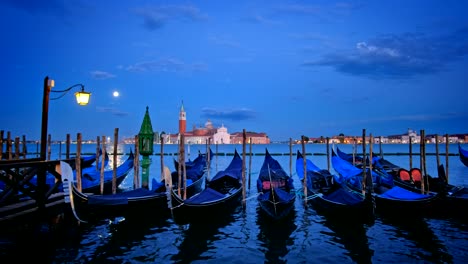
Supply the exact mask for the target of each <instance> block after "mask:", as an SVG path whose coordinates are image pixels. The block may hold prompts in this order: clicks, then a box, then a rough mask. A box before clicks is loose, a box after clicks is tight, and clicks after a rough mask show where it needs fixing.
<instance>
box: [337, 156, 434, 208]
mask: <svg viewBox="0 0 468 264" xmlns="http://www.w3.org/2000/svg"><path fill="white" fill-rule="evenodd" d="M332 165H333V168H334V170H335V171H336V172H337V173H338V175H339V182H341V183H345V186H346V187H347V188H349V189H350V190H353V191H355V192H363V186H362V181H363V174H364V172H363V169H360V168H357V167H355V166H353V165H352V164H351V163H349V162H347V161H345V160H343V159H341V158H340V157H339V156H337V155H336V153H335V151H334V150H333V149H332ZM366 174H367V175H369V177H368V178H367V179H368V180H367V181H366V184H368V185H369V184H371V183H372V188H371V193H370V195H371V196H372V198H373V199H374V200H375V206H376V211H377V212H380V213H400V214H401V213H420V212H423V211H424V210H429V209H431V207H433V206H434V205H435V201H436V199H437V195H435V194H434V193H429V194H421V193H419V192H416V191H412V190H407V189H404V188H402V187H399V186H396V185H395V184H394V182H393V177H391V176H390V175H385V174H380V173H377V172H376V171H374V170H372V171H370V170H369V168H366ZM369 179H372V181H370V180H369ZM369 186H370V185H369Z"/></svg>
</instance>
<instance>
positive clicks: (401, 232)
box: [0, 144, 468, 263]
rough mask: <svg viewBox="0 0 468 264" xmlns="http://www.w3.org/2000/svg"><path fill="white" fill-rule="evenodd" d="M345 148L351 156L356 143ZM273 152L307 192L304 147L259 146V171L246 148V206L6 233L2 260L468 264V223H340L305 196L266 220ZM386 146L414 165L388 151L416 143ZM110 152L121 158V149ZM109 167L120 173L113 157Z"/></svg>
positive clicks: (224, 158)
mask: <svg viewBox="0 0 468 264" xmlns="http://www.w3.org/2000/svg"><path fill="white" fill-rule="evenodd" d="M338 146H339V147H340V149H342V150H344V151H345V152H352V146H351V145H338ZM34 148H35V146H31V148H30V149H34ZM186 148H187V149H186V153H187V155H188V154H190V156H188V158H190V159H194V158H195V156H196V155H197V153H198V151H202V152H205V151H206V145H190V146H186ZM265 148H268V150H269V152H270V153H272V154H276V155H274V156H273V157H274V158H275V159H277V160H278V161H279V162H280V164H281V165H282V166H283V168H284V169H285V170H286V172H290V168H291V169H292V172H291V173H292V175H293V177H294V181H295V185H296V187H297V188H301V183H300V182H299V180H298V178H297V175H296V173H295V159H296V156H295V153H296V151H297V150H300V151H302V146H301V145H293V147H292V153H293V155H292V159H291V158H290V156H289V153H290V147H289V145H288V144H270V145H252V153H253V155H252V156H251V167H250V166H249V164H250V157H249V155H248V153H249V152H250V146H249V145H247V146H246V153H247V155H246V169H247V182H248V181H249V179H248V176H249V174H250V176H251V179H250V181H251V188H250V189H248V188H247V198H248V200H247V201H246V206H245V208H243V207H242V204H239V206H238V207H237V208H235V209H234V210H233V212H232V213H231V214H230V215H220V216H219V217H216V219H206V222H204V223H197V224H183V225H182V224H178V223H176V222H175V221H174V220H173V219H172V218H171V215H161V214H160V213H159V212H157V211H155V210H153V209H152V208H148V209H147V210H148V212H147V214H146V215H145V216H144V217H141V218H139V219H125V218H123V217H118V218H110V219H102V220H99V221H97V222H93V223H89V224H80V225H72V226H71V227H60V228H59V229H57V230H53V229H52V230H50V229H48V230H46V231H44V230H37V229H33V230H32V231H30V230H25V231H24V232H19V233H15V234H14V235H6V234H5V235H3V233H7V232H2V233H1V234H2V237H1V238H0V239H1V240H0V252H1V253H0V257H1V259H2V263H13V262H19V261H21V260H31V259H33V260H36V261H38V260H41V262H49V263H466V261H467V259H468V253H467V252H468V251H467V250H466V249H467V247H468V223H467V222H466V219H465V220H463V219H459V218H452V217H444V216H438V217H432V216H418V217H408V216H405V215H396V216H394V217H387V216H386V217H383V216H379V215H376V216H375V217H374V218H373V219H371V220H367V221H353V222H349V221H348V218H346V217H343V218H342V219H336V218H329V217H327V216H324V215H321V214H319V213H317V212H316V211H315V210H314V208H313V207H312V206H310V205H309V206H305V205H304V202H303V200H302V199H301V197H300V196H298V199H297V200H296V204H295V209H294V211H293V213H292V214H291V215H290V217H288V218H286V219H283V220H282V221H280V222H272V221H269V220H268V219H265V216H264V215H263V214H261V212H260V211H259V210H258V204H257V200H256V199H255V197H256V193H257V191H256V188H255V181H256V177H257V176H258V171H259V170H260V167H261V164H262V162H263V158H264V155H263V154H264V153H265ZM62 149H65V148H64V147H63V148H62ZM95 149H96V146H95V145H92V144H90V145H83V150H82V151H83V153H93V152H95ZM130 149H132V150H133V149H134V147H133V145H123V144H122V145H119V152H123V153H128V152H129V151H130ZM211 149H212V150H213V152H216V151H217V152H218V153H222V154H225V153H229V154H232V153H233V152H234V149H237V151H238V152H239V153H242V145H219V146H218V147H216V146H213V145H212V146H211ZM382 149H383V153H384V156H385V158H386V159H388V160H389V161H391V162H393V163H395V164H397V165H400V166H401V167H405V168H407V167H408V166H409V156H408V155H391V156H390V155H389V156H386V155H385V153H408V149H409V148H408V145H390V144H384V145H383V146H382ZM439 149H440V152H441V153H442V154H441V156H440V161H441V162H442V163H443V164H445V155H443V153H445V145H440V146H439ZM107 151H110V154H112V147H108V148H107ZM154 151H155V152H157V153H159V151H160V145H155V148H154ZM357 151H358V152H362V147H361V146H358V148H357ZM62 152H64V150H62ZM72 152H74V146H72ZM306 152H307V153H308V158H309V159H311V160H312V161H313V162H314V163H315V164H316V165H317V166H319V167H321V168H327V165H328V163H327V156H326V145H324V144H307V145H306ZM367 152H368V151H367ZM413 152H415V153H419V145H413ZM58 153H59V147H58V146H57V145H55V146H53V148H52V159H54V158H57V157H58ZM164 153H166V154H165V155H164V164H165V165H166V166H168V167H169V168H170V169H171V170H174V165H173V159H174V158H176V157H177V156H176V153H177V146H176V145H165V146H164ZM374 153H379V146H378V145H374ZM426 153H435V146H434V145H433V144H430V145H427V150H426ZM449 153H451V154H458V150H457V145H456V144H451V145H450V148H449ZM54 155H55V156H54ZM231 158H232V156H231V155H218V156H215V157H212V163H211V171H210V176H212V175H214V174H215V173H216V171H218V170H222V169H224V168H225V167H226V166H227V165H228V163H229V162H230V160H231ZM125 159H126V154H124V155H119V157H118V164H119V163H120V162H122V161H123V160H125ZM151 160H152V164H151V166H150V177H151V178H152V177H154V178H156V179H160V174H161V167H160V166H161V162H160V155H159V154H158V155H152V156H151ZM290 162H292V166H291V167H290ZM419 164H420V163H419V156H413V167H419ZM426 164H427V165H426V166H427V170H428V172H429V174H430V175H433V176H436V175H437V170H436V167H437V166H436V156H434V155H429V156H427V161H426ZM448 165H449V181H450V183H452V184H454V185H464V186H468V167H465V166H464V165H463V164H462V163H461V162H460V160H459V157H458V156H449V164H448ZM109 166H110V167H109V169H111V168H112V167H111V166H112V158H111V162H110V164H109ZM330 166H331V164H330ZM331 171H332V172H334V171H333V169H331ZM150 182H151V179H150ZM132 184H133V172H131V173H130V174H129V175H128V176H127V178H126V179H125V180H124V182H123V183H122V184H121V186H120V188H123V189H127V188H132ZM32 252H33V253H34V254H33V253H32ZM4 260H10V261H5V262H4Z"/></svg>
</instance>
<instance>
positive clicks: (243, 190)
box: [242, 128, 247, 209]
mask: <svg viewBox="0 0 468 264" xmlns="http://www.w3.org/2000/svg"><path fill="white" fill-rule="evenodd" d="M246 141H247V135H246V132H245V128H244V129H243V130H242V205H243V207H244V209H245V204H246V199H245V198H246V193H245V189H246V186H245V183H246V181H245V144H246Z"/></svg>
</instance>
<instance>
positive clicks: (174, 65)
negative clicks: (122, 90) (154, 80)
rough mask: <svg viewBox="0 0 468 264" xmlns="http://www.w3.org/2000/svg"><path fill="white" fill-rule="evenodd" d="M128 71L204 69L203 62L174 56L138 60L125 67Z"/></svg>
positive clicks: (191, 70)
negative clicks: (189, 61) (188, 60)
mask: <svg viewBox="0 0 468 264" xmlns="http://www.w3.org/2000/svg"><path fill="white" fill-rule="evenodd" d="M125 69H126V70H127V71H130V72H187V71H188V72H194V71H205V70H206V69H207V65H206V64H204V63H192V64H189V63H185V62H183V61H180V60H178V59H175V58H167V59H161V60H153V61H143V62H138V63H135V64H133V65H129V66H127V67H125Z"/></svg>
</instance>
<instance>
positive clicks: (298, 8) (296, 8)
mask: <svg viewBox="0 0 468 264" xmlns="http://www.w3.org/2000/svg"><path fill="white" fill-rule="evenodd" d="M276 10H277V12H279V13H282V14H292V15H317V14H319V13H320V12H321V11H322V8H321V7H320V6H317V5H300V4H290V5H283V6H280V7H278V8H276Z"/></svg>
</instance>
